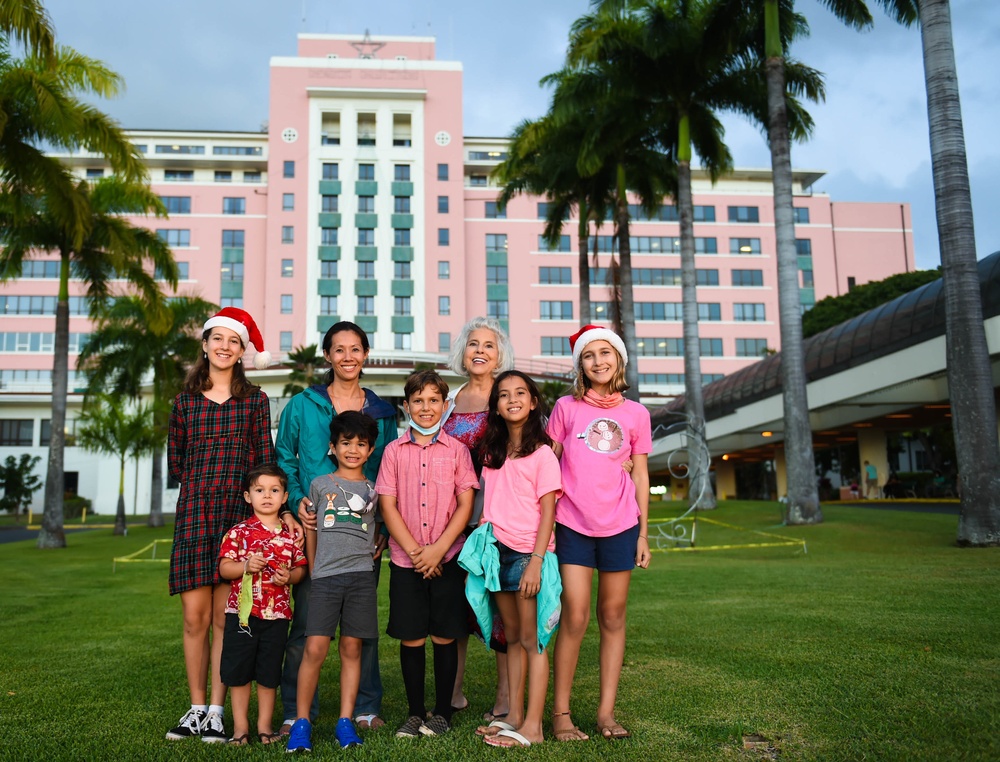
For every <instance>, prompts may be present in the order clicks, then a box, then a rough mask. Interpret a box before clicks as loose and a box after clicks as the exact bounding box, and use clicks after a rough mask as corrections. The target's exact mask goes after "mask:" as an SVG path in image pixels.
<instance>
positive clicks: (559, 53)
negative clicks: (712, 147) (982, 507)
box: [46, 0, 1000, 268]
mask: <svg viewBox="0 0 1000 762" xmlns="http://www.w3.org/2000/svg"><path fill="white" fill-rule="evenodd" d="M797 5H798V7H799V9H800V10H801V11H802V12H803V13H805V14H806V15H807V17H808V18H809V21H810V25H811V27H812V36H811V37H810V38H809V39H807V40H804V41H802V42H800V43H798V44H797V47H796V48H795V49H794V50H793V51H792V53H793V54H794V55H795V56H796V57H797V58H799V59H801V60H803V61H805V62H807V63H809V64H810V65H812V66H814V67H815V68H817V69H819V70H820V71H822V72H824V73H825V75H826V84H827V100H826V102H825V103H824V104H821V105H816V106H813V108H812V113H813V116H814V118H815V120H816V125H817V126H816V131H815V134H814V135H813V137H812V139H811V140H810V141H809V142H808V143H805V144H802V145H798V146H795V147H793V150H792V162H793V165H794V166H795V167H797V168H803V169H811V170H823V171H825V172H826V173H827V175H826V177H825V178H824V179H823V180H822V181H820V183H818V184H817V186H816V189H817V190H819V191H825V192H828V193H830V194H831V196H832V197H833V198H834V199H835V200H841V201H893V202H906V203H909V204H911V205H912V207H913V215H914V234H915V248H916V253H917V265H918V267H921V268H928V267H936V266H937V265H938V264H939V262H940V257H939V254H938V243H937V229H936V225H935V222H934V196H933V188H932V183H931V171H930V151H929V147H928V139H927V112H926V99H925V93H924V84H923V65H922V59H921V49H920V35H919V32H918V31H917V29H915V28H913V29H905V28H902V27H899V26H897V25H894V24H893V23H892V22H890V21H889V20H888V19H887V18H885V17H884V16H882V15H881V11H880V10H878V8H877V3H874V2H869V5H870V6H872V7H873V14H874V15H875V16H876V20H875V26H874V28H873V29H872V30H871V31H869V32H867V33H860V34H859V33H857V32H853V31H851V30H848V29H847V28H845V27H843V26H841V25H840V24H839V22H837V21H836V20H835V19H834V18H833V16H832V15H831V14H830V13H829V12H828V11H826V10H825V8H824V7H823V6H822V3H820V2H817V0H799V3H798V4H797ZM46 6H47V7H48V9H49V12H50V14H51V15H52V18H53V21H54V23H55V26H56V31H57V34H58V37H59V40H60V42H62V43H64V44H67V45H71V46H73V47H75V48H77V49H78V50H79V51H80V52H82V53H85V54H87V55H90V56H92V57H95V58H99V59H101V60H103V61H104V62H105V63H107V64H108V65H109V66H111V67H112V68H113V69H115V70H117V71H118V72H119V73H121V74H122V75H123V76H124V77H125V80H126V85H127V90H126V93H125V94H124V95H123V96H122V97H121V98H119V99H117V100H116V101H112V102H105V103H104V104H103V107H104V109H105V110H106V111H107V112H109V113H110V114H112V115H113V116H114V117H115V118H117V119H118V120H119V121H120V122H121V123H122V125H123V126H125V127H130V128H142V127H146V128H152V127H160V128H178V129H180V128H186V129H210V130H227V129H233V130H256V129H258V128H259V127H260V125H261V123H262V122H263V121H264V120H265V119H266V118H267V99H268V61H269V58H270V57H271V56H286V55H294V53H295V36H296V34H298V33H300V32H311V33H329V34H362V33H364V31H365V30H366V29H368V30H370V31H371V34H372V35H373V36H378V35H379V34H385V35H406V34H414V35H421V36H433V37H436V38H437V43H438V46H437V51H438V57H439V58H442V59H448V60H458V61H461V62H462V64H463V66H464V79H465V93H464V103H465V131H466V134H467V135H505V134H507V133H508V132H509V131H510V129H511V127H513V125H515V124H516V123H517V122H518V121H520V120H521V119H522V118H526V117H536V116H539V115H541V114H542V113H543V112H544V111H545V109H546V106H547V103H548V93H547V92H546V91H544V90H542V89H540V88H539V86H538V80H539V79H540V78H541V77H542V76H544V75H545V74H548V73H550V72H552V71H554V70H556V69H558V68H559V66H560V65H561V63H562V60H563V54H564V51H565V45H566V38H567V31H568V29H569V26H570V24H571V23H572V21H573V20H574V19H575V18H577V17H578V16H580V15H581V14H582V13H584V12H585V11H586V10H587V8H588V7H589V2H588V0H505V1H504V2H501V3H487V2H483V1H482V0H366V1H365V2H357V0H354V2H343V1H342V0H197V1H195V0H172V2H170V3H147V2H136V1H135V0H86V2H81V1H80V0H47V2H46ZM952 6H953V8H952V14H953V24H954V34H955V48H956V52H957V59H958V74H959V85H960V87H961V96H962V110H963V116H964V122H965V136H966V144H967V150H968V156H969V169H970V173H971V178H972V194H973V206H974V210H975V218H976V239H977V245H978V253H979V256H980V258H982V257H984V256H986V255H987V254H990V253H992V252H994V251H996V250H998V249H1000V214H998V213H997V210H998V207H1000V179H998V178H1000V141H997V140H996V139H995V134H996V130H997V126H998V125H1000V77H998V76H997V71H998V65H997V59H996V53H997V40H998V39H1000V3H998V2H997V1H996V0H954V1H953V3H952ZM726 125H727V141H728V143H729V146H730V148H731V150H732V152H733V155H734V157H735V160H736V163H737V165H739V166H754V167H766V166H768V165H769V163H770V160H769V155H768V153H767V149H766V147H765V145H764V142H763V140H762V139H761V137H760V135H759V134H758V133H757V131H756V130H754V129H753V128H751V127H749V126H748V125H746V124H744V123H742V122H740V121H739V120H737V119H735V118H733V119H727V120H726Z"/></svg>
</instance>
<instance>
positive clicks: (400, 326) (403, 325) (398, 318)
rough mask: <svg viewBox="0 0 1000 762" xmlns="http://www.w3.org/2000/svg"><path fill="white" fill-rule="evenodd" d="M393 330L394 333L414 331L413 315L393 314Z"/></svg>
mask: <svg viewBox="0 0 1000 762" xmlns="http://www.w3.org/2000/svg"><path fill="white" fill-rule="evenodd" d="M392 332H393V333H413V316H412V315H393V316H392Z"/></svg>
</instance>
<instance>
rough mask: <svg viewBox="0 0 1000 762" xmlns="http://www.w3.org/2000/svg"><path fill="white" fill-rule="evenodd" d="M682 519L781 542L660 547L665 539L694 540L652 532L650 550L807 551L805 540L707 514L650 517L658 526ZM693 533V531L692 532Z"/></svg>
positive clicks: (676, 522)
mask: <svg viewBox="0 0 1000 762" xmlns="http://www.w3.org/2000/svg"><path fill="white" fill-rule="evenodd" d="M682 521H690V522H692V523H695V522H698V521H702V522H704V523H706V524H714V525H716V526H720V527H725V528H726V529H734V530H736V531H738V532H749V533H751V534H755V535H759V536H761V537H773V538H775V539H776V540H779V542H756V543H739V544H733V543H730V544H727V545H687V546H685V547H672V548H662V547H659V541H660V540H663V541H665V542H688V543H691V542H693V541H692V540H691V539H689V538H683V537H680V538H673V537H670V536H669V535H661V536H656V535H653V534H650V536H649V539H650V541H654V540H655V541H656V543H657V547H655V548H650V551H659V552H662V553H668V552H676V551H693V550H736V549H739V548H781V547H800V548H802V552H803V553H807V552H808V550H807V548H806V541H805V540H796V539H790V538H788V537H784V536H783V535H780V534H774V533H773V532H764V531H762V530H760V529H747V528H746V527H741V526H736V525H735V524H727V523H726V522H724V521H719V520H717V519H710V518H707V517H705V516H683V517H681V518H677V519H650V521H649V525H650V526H656V525H660V524H678V523H680V522H682ZM692 534H693V533H692Z"/></svg>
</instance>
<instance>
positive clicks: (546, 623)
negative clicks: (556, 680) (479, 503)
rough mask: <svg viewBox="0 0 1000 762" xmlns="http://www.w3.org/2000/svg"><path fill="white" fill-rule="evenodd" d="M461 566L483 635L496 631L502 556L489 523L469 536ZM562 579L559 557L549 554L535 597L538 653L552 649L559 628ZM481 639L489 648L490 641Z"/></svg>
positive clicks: (460, 557)
mask: <svg viewBox="0 0 1000 762" xmlns="http://www.w3.org/2000/svg"><path fill="white" fill-rule="evenodd" d="M458 565H459V566H461V567H462V568H463V569H465V570H466V571H467V572H468V573H469V576H468V577H466V579H465V597H466V598H467V599H468V601H469V605H470V606H471V607H472V612H473V613H474V614H475V615H476V621H477V622H478V623H479V632H480V633H484V632H485V633H487V634H488V633H490V632H492V631H493V617H494V615H495V614H496V613H497V610H496V604H495V603H494V602H493V596H492V595H490V593H491V592H494V593H495V592H496V591H498V590H499V589H500V553H499V551H498V550H497V540H496V537H494V535H493V525H492V524H491V523H490V522H488V521H486V522H484V523H482V524H480V525H479V527H478V528H477V529H476V531H475V532H473V533H472V534H470V535H469V537H468V539H466V541H465V545H464V546H463V547H462V552H461V553H460V554H459V556H458ZM561 598H562V577H561V576H560V574H559V559H558V558H557V557H556V554H555V553H546V554H545V557H544V558H543V559H542V587H541V589H540V590H539V591H538V595H537V596H536V597H535V602H536V608H537V616H536V627H537V629H536V634H537V636H538V653H541V652H542V651H544V650H545V648H546V647H547V646H548V644H549V641H550V640H551V639H552V636H553V635H555V632H556V630H557V629H558V628H559V617H560V615H561V614H562V601H561ZM480 639H482V640H483V642H484V643H486V646H487V647H489V640H487V639H485V638H482V636H481V635H480Z"/></svg>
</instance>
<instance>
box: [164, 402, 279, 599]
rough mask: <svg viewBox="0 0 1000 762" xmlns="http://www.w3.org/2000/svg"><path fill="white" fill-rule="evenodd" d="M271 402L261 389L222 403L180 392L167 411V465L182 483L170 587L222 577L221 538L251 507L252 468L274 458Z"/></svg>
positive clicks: (195, 584)
mask: <svg viewBox="0 0 1000 762" xmlns="http://www.w3.org/2000/svg"><path fill="white" fill-rule="evenodd" d="M275 460H276V457H275V453H274V442H273V441H272V439H271V409H270V405H269V404H268V401H267V395H266V394H264V392H262V391H260V390H259V389H258V390H256V391H255V392H254V393H253V394H251V395H250V396H249V397H247V398H246V399H242V400H238V399H236V398H235V397H231V398H230V399H228V400H227V401H226V402H224V403H223V404H221V405H220V404H218V403H215V402H212V401H211V400H210V399H208V398H207V397H205V396H204V395H203V394H188V393H187V392H181V393H180V394H178V395H177V398H176V399H175V400H174V408H173V411H172V412H171V413H170V429H169V439H168V444H167V464H168V467H169V469H170V476H172V477H173V478H174V479H176V480H177V481H179V482H180V483H181V489H180V495H179V496H178V498H177V517H176V521H175V523H174V544H173V547H172V548H171V551H170V594H171V595H175V594H177V593H182V592H184V591H185V590H193V589H195V588H198V587H204V586H206V585H213V584H218V583H219V582H221V580H220V579H219V572H218V561H217V559H218V553H219V546H220V545H221V544H222V538H223V537H224V536H225V534H226V532H227V531H228V530H229V529H230V528H231V527H232V526H234V525H235V524H239V523H240V522H241V521H243V520H244V519H246V518H247V517H248V516H250V515H252V514H253V511H252V510H251V508H250V504H249V503H247V502H246V501H245V500H244V499H243V491H244V484H243V481H244V479H245V478H246V475H247V473H248V472H249V471H250V469H251V468H255V467H256V466H259V465H261V464H262V463H273V462H275Z"/></svg>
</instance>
